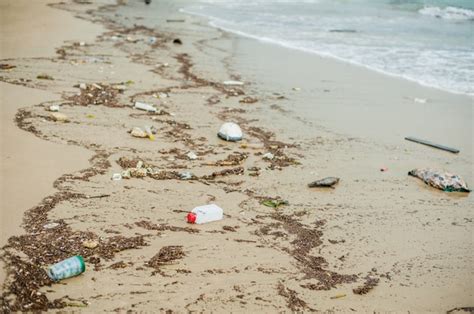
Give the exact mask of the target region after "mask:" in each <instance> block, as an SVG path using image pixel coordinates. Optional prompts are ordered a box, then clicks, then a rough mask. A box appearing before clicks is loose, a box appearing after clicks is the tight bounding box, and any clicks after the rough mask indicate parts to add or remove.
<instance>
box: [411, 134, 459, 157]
mask: <svg viewBox="0 0 474 314" xmlns="http://www.w3.org/2000/svg"><path fill="white" fill-rule="evenodd" d="M405 139H406V140H407V141H411V142H415V143H418V144H423V145H427V146H431V147H434V148H438V149H442V150H445V151H448V152H451V153H454V154H457V153H459V149H456V148H451V147H448V146H444V145H440V144H436V143H433V142H430V141H426V140H422V139H419V138H416V137H411V136H408V137H405Z"/></svg>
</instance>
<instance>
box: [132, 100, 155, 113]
mask: <svg viewBox="0 0 474 314" xmlns="http://www.w3.org/2000/svg"><path fill="white" fill-rule="evenodd" d="M134 108H135V109H140V110H145V111H149V112H156V108H155V107H153V106H152V105H149V104H145V103H143V102H139V101H137V102H135V106H134Z"/></svg>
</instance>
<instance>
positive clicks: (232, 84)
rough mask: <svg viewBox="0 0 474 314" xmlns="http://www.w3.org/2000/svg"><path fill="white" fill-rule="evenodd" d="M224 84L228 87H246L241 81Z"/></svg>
mask: <svg viewBox="0 0 474 314" xmlns="http://www.w3.org/2000/svg"><path fill="white" fill-rule="evenodd" d="M222 84H224V85H227V86H242V85H244V82H240V81H224V82H222Z"/></svg>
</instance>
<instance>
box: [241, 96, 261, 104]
mask: <svg viewBox="0 0 474 314" xmlns="http://www.w3.org/2000/svg"><path fill="white" fill-rule="evenodd" d="M257 101H258V99H257V98H253V97H250V96H246V97H244V98H243V99H241V100H239V102H240V103H243V104H253V103H256V102H257Z"/></svg>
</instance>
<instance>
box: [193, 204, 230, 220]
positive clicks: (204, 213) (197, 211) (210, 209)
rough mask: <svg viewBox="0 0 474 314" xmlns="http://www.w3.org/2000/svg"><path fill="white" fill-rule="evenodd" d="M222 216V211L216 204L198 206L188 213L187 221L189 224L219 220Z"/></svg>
mask: <svg viewBox="0 0 474 314" xmlns="http://www.w3.org/2000/svg"><path fill="white" fill-rule="evenodd" d="M223 217H224V211H223V210H222V208H220V207H219V206H217V205H216V204H210V205H204V206H198V207H196V208H194V209H193V210H192V211H191V212H190V213H189V214H188V215H187V217H186V218H187V221H188V223H191V224H204V223H207V222H211V221H217V220H221V219H222V218H223Z"/></svg>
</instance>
